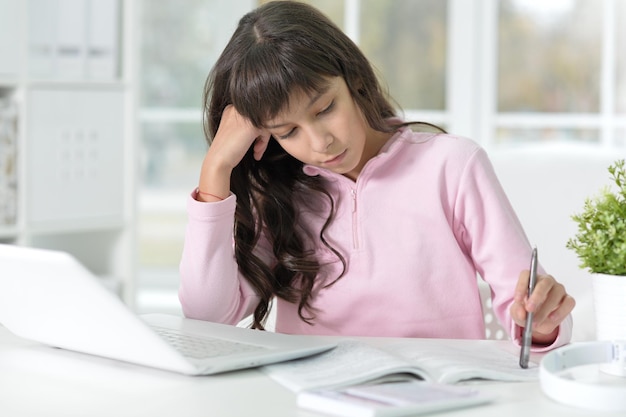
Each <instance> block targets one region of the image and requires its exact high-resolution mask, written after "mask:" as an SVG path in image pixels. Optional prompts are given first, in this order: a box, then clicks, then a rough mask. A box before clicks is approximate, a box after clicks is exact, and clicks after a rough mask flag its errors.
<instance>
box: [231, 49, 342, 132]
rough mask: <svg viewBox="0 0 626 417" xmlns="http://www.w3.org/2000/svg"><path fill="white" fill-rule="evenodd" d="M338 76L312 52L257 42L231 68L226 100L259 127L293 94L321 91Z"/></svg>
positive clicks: (284, 105)
mask: <svg viewBox="0 0 626 417" xmlns="http://www.w3.org/2000/svg"><path fill="white" fill-rule="evenodd" d="M292 46H293V45H292ZM338 75H341V71H340V70H339V69H338V68H335V66H333V65H332V63H330V62H328V58H327V57H323V56H320V54H319V53H316V51H311V50H310V49H308V48H302V47H301V48H293V47H291V48H289V49H288V50H286V48H282V49H281V48H280V45H277V44H276V43H275V42H271V41H266V42H259V43H257V44H256V45H254V46H253V47H252V50H250V51H249V52H248V53H247V54H246V56H245V57H244V58H243V59H241V61H240V62H239V65H238V67H237V68H233V72H232V76H231V78H230V97H231V98H232V103H233V105H234V106H235V108H236V109H237V111H238V112H239V113H240V114H241V115H242V116H245V117H247V118H248V119H249V120H250V121H251V122H252V124H254V125H255V126H256V127H262V126H263V125H264V123H266V122H267V121H268V120H271V119H273V118H274V117H276V116H277V115H278V114H279V113H280V112H281V111H282V110H284V109H286V108H287V107H288V106H289V101H290V99H291V98H292V97H293V95H294V94H297V93H300V92H304V93H305V94H307V95H312V94H313V93H316V92H319V91H323V90H324V89H325V88H326V86H327V85H328V82H329V81H328V78H329V77H334V76H338Z"/></svg>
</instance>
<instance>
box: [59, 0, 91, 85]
mask: <svg viewBox="0 0 626 417" xmlns="http://www.w3.org/2000/svg"><path fill="white" fill-rule="evenodd" d="M57 1H58V3H57V4H58V7H57V21H56V35H57V42H56V51H55V52H56V55H55V59H56V68H55V69H56V71H55V73H56V74H55V75H56V78H61V79H68V78H69V79H82V78H84V77H85V53H86V38H87V36H86V35H87V24H86V19H85V17H86V8H87V7H86V6H87V0H57Z"/></svg>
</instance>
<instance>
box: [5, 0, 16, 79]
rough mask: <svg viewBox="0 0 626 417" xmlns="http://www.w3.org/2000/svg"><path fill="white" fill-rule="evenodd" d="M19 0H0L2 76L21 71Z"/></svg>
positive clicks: (12, 74)
mask: <svg viewBox="0 0 626 417" xmlns="http://www.w3.org/2000/svg"><path fill="white" fill-rule="evenodd" d="M19 7H20V4H19V0H0V76H6V75H9V76H15V75H17V74H18V71H19V62H20V54H19V45H20V38H21V36H20V35H21V33H20V30H19V22H20V19H19V17H20V12H19Z"/></svg>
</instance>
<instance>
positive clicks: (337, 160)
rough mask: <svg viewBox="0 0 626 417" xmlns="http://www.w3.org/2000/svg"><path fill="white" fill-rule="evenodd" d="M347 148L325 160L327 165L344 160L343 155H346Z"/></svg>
mask: <svg viewBox="0 0 626 417" xmlns="http://www.w3.org/2000/svg"><path fill="white" fill-rule="evenodd" d="M346 152H347V149H346V150H344V151H343V152H341V153H340V154H339V155H337V156H334V157H332V158H331V159H327V160H326V161H324V164H325V165H335V164H338V163H340V162H341V161H342V160H343V157H344V156H345V155H346Z"/></svg>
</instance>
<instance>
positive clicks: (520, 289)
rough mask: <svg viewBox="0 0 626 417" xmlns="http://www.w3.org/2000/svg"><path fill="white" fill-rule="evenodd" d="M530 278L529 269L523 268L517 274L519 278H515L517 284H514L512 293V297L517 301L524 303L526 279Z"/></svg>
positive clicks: (526, 286)
mask: <svg viewBox="0 0 626 417" xmlns="http://www.w3.org/2000/svg"><path fill="white" fill-rule="evenodd" d="M529 280H530V271H529V270H523V271H522V272H520V274H519V278H518V279H517V284H516V285H515V292H514V294H513V299H514V300H515V301H516V302H518V303H524V300H525V299H526V297H527V295H528V281H529Z"/></svg>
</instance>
